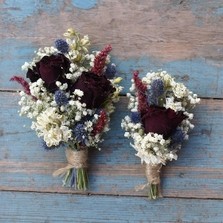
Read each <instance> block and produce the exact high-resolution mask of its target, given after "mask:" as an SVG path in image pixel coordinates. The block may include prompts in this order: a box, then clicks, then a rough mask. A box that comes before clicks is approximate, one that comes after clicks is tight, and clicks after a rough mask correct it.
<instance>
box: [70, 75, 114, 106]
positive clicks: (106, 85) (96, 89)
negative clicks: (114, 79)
mask: <svg viewBox="0 0 223 223" xmlns="http://www.w3.org/2000/svg"><path fill="white" fill-rule="evenodd" d="M75 89H79V90H81V91H83V92H84V95H83V96H82V98H81V102H82V103H85V104H86V107H87V108H90V109H92V108H101V107H102V106H103V103H104V102H105V101H106V99H107V98H108V96H109V95H110V94H111V93H113V92H114V90H115V89H114V87H113V86H112V84H111V82H110V81H109V80H108V79H107V78H106V77H105V75H100V76H99V75H96V74H94V73H92V72H83V73H82V74H81V76H80V77H79V78H78V79H77V81H76V82H75V83H74V84H73V86H72V88H71V91H74V90H75Z"/></svg>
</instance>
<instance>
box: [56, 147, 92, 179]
mask: <svg viewBox="0 0 223 223" xmlns="http://www.w3.org/2000/svg"><path fill="white" fill-rule="evenodd" d="M65 153H66V158H67V163H68V164H67V166H65V167H63V168H60V169H58V170H56V171H55V172H54V173H53V176H54V177H57V176H63V175H65V174H66V173H67V171H68V170H70V169H72V168H75V169H80V168H87V159H88V149H81V150H72V149H69V148H67V149H66V152H65Z"/></svg>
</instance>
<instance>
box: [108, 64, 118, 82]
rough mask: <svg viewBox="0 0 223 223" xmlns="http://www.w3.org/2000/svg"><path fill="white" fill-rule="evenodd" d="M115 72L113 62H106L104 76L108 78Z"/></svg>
mask: <svg viewBox="0 0 223 223" xmlns="http://www.w3.org/2000/svg"><path fill="white" fill-rule="evenodd" d="M115 74H116V66H115V64H108V65H107V68H106V71H105V76H106V77H107V78H108V79H112V78H113V77H114V76H115Z"/></svg>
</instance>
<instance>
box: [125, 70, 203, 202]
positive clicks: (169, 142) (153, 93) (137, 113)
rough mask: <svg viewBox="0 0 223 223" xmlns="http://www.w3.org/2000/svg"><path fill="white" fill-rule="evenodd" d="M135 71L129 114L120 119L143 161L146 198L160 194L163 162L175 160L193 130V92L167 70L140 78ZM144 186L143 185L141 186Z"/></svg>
mask: <svg viewBox="0 0 223 223" xmlns="http://www.w3.org/2000/svg"><path fill="white" fill-rule="evenodd" d="M138 75H139V74H138V72H134V74H133V79H132V86H131V88H130V91H131V93H128V95H127V96H128V97H129V105H128V108H129V110H130V112H131V113H130V115H128V116H126V117H125V118H124V119H123V120H122V128H123V129H124V130H125V137H127V138H131V139H132V141H133V143H131V145H132V147H133V148H134V149H135V150H136V156H138V157H139V158H140V159H141V162H142V163H145V170H146V177H147V179H148V184H146V185H144V187H145V186H148V187H149V197H150V198H151V199H156V198H157V197H158V196H159V195H161V193H160V171H161V167H162V165H166V163H167V162H168V161H171V160H176V159H177V152H178V150H179V149H180V148H181V145H182V143H183V141H184V140H186V139H188V137H189V136H188V132H189V130H190V129H193V127H194V125H193V124H192V123H191V120H192V119H193V116H194V115H193V113H192V112H191V111H192V109H193V108H194V107H195V106H196V104H197V103H199V101H200V99H199V98H198V97H197V95H196V94H193V93H192V92H191V91H189V90H188V89H187V88H186V87H185V85H184V84H182V83H177V82H176V81H175V80H174V78H172V77H171V76H170V75H169V74H168V73H167V72H166V71H161V72H152V73H148V74H147V75H146V76H145V77H143V78H142V79H140V78H139V76H138ZM144 187H143V188H144Z"/></svg>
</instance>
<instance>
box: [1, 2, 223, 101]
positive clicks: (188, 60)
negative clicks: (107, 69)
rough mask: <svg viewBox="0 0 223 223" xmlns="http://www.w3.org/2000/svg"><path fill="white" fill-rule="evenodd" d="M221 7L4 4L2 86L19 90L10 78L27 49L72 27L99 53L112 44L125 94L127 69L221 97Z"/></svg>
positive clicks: (195, 4)
mask: <svg viewBox="0 0 223 223" xmlns="http://www.w3.org/2000/svg"><path fill="white" fill-rule="evenodd" d="M81 2H82V3H81ZM83 2H84V3H83ZM77 3H79V4H77ZM222 7H223V4H222V2H221V1H219V0H213V1H209V0H199V1H192V0H189V1H182V0H159V1H157V0H150V1H145V2H143V1H136V0H128V1H119V0H114V1H105V0H100V1H79V0H76V1H71V0H63V1H62V0H61V1H44V0H40V1H36V0H31V1H28V0H26V2H25V3H23V2H21V1H12V0H7V1H3V2H2V3H0V12H1V14H0V19H1V23H0V38H1V42H0V47H1V52H0V53H1V54H0V58H1V60H0V67H1V68H2V69H1V70H0V88H2V89H18V85H16V84H13V83H10V82H8V80H9V78H10V77H11V76H12V75H13V74H19V73H21V71H20V67H21V65H22V64H23V63H24V62H25V61H30V60H31V59H32V57H33V51H34V50H36V49H37V48H38V47H40V46H41V47H43V46H51V45H53V42H54V40H55V39H56V38H60V37H61V36H62V33H64V31H65V30H66V29H67V28H68V27H75V28H76V29H77V30H79V31H80V32H81V33H83V34H89V36H90V38H91V40H92V43H93V45H94V47H96V48H98V49H101V48H102V47H103V46H105V45H107V44H108V43H110V44H112V46H113V49H114V50H113V57H114V61H115V62H116V63H117V65H118V70H119V72H120V75H121V76H122V77H123V78H124V80H125V82H123V85H124V86H125V89H124V91H123V92H124V93H126V92H127V91H128V88H129V85H130V79H131V74H132V70H135V69H138V70H140V71H141V73H142V74H145V73H147V72H148V71H150V70H155V71H156V70H158V69H164V70H167V71H168V72H170V73H171V74H172V75H174V76H175V77H176V78H177V80H179V81H182V82H184V83H185V84H186V85H187V86H188V87H190V89H191V90H192V91H196V93H198V94H199V95H200V96H203V97H211V98H221V97H222V94H223V90H222V89H223V69H222V66H223V64H222V55H223V47H222V46H223V40H222V30H223V23H222V21H223V13H222V11H221V9H222ZM83 8H85V9H88V10H83ZM55 21H56V22H55ZM201 79H202V81H201Z"/></svg>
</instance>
